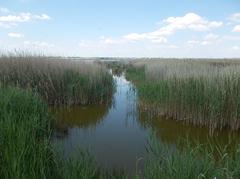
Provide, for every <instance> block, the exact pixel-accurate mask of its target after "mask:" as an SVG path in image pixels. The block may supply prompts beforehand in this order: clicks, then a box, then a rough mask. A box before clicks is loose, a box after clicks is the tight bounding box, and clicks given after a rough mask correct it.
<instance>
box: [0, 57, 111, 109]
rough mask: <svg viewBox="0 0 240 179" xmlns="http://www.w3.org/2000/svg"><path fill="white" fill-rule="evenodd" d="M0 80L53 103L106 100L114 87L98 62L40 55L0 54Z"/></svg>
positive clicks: (87, 102) (80, 102)
mask: <svg viewBox="0 0 240 179" xmlns="http://www.w3.org/2000/svg"><path fill="white" fill-rule="evenodd" d="M0 83H2V85H4V86H9V85H10V86H17V87H20V88H24V89H31V90H32V91H34V92H37V93H39V94H40V95H41V96H42V97H43V98H44V99H45V100H46V101H47V102H48V103H49V104H53V105H61V104H67V105H72V104H74V105H79V104H80V105H85V104H99V103H106V102H108V101H110V100H111V95H112V93H113V89H114V88H113V87H114V85H113V79H112V76H111V75H110V74H109V73H108V70H107V69H106V68H105V67H103V66H101V65H98V64H95V63H93V62H83V61H79V60H71V59H63V58H49V57H44V56H39V57H38V56H2V57H0Z"/></svg>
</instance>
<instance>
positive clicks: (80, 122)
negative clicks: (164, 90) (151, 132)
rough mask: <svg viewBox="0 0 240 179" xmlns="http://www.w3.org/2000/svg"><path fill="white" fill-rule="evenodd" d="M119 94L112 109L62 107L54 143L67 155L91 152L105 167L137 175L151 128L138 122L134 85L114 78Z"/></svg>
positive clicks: (123, 79) (101, 107)
mask: <svg viewBox="0 0 240 179" xmlns="http://www.w3.org/2000/svg"><path fill="white" fill-rule="evenodd" d="M114 80H115V82H116V92H115V94H114V96H113V100H112V104H111V106H110V107H109V108H108V106H87V107H74V108H70V109H67V108H65V109H64V108H59V109H57V110H55V112H56V115H57V116H58V118H59V122H58V123H59V126H58V127H57V130H56V132H55V137H54V139H53V142H54V143H55V144H57V145H58V146H59V145H60V146H61V148H62V149H63V152H64V154H66V155H71V154H72V153H74V151H76V149H78V148H79V147H80V148H82V149H88V150H89V151H90V153H91V154H93V155H94V156H95V158H96V160H97V161H98V163H99V164H100V166H101V167H104V168H107V169H116V168H118V169H125V170H126V171H127V172H130V173H131V172H134V171H135V168H136V160H138V159H139V158H141V157H143V156H145V155H146V150H145V145H146V141H147V129H146V128H144V127H141V124H140V123H139V122H138V114H137V106H136V105H137V104H136V102H137V100H136V94H135V90H134V89H133V85H132V84H131V83H130V82H129V81H127V80H126V79H125V77H124V75H122V76H120V77H118V76H114Z"/></svg>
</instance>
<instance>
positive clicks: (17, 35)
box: [8, 32, 24, 38]
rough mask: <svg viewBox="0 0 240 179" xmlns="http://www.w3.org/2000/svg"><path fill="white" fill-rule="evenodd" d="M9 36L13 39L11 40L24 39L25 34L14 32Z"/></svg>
mask: <svg viewBox="0 0 240 179" xmlns="http://www.w3.org/2000/svg"><path fill="white" fill-rule="evenodd" d="M8 36H9V37H11V38H22V37H24V35H23V34H21V33H14V32H10V33H8Z"/></svg>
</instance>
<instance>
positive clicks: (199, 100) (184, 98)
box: [127, 60, 240, 132]
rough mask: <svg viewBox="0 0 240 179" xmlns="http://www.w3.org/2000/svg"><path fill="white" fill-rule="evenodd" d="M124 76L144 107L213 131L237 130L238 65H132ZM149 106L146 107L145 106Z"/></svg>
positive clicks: (167, 62)
mask: <svg viewBox="0 0 240 179" xmlns="http://www.w3.org/2000/svg"><path fill="white" fill-rule="evenodd" d="M127 77H128V78H129V79H131V80H133V81H134V82H135V84H136V86H137V89H138V94H139V97H140V99H141V104H142V105H143V106H144V108H149V109H151V110H155V113H157V114H158V115H161V116H165V117H166V118H171V119H175V120H181V121H184V122H186V123H191V124H194V125H196V126H207V127H208V128H209V129H210V131H211V132H213V131H214V130H215V129H220V130H221V129H223V128H229V129H231V130H238V129H239V128H240V93H239V91H240V63H239V62H238V61H224V60H218V61H217V60H216V61H210V60H162V61H161V60H158V61H152V62H146V61H142V62H134V63H133V64H132V66H131V67H130V68H128V69H127ZM148 106H149V107H148Z"/></svg>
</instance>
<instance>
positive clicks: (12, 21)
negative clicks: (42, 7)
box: [0, 9, 51, 28]
mask: <svg viewBox="0 0 240 179" xmlns="http://www.w3.org/2000/svg"><path fill="white" fill-rule="evenodd" d="M2 11H5V12H6V13H7V12H8V14H6V15H2V16H0V26H1V27H5V28H10V27H12V26H17V25H18V24H19V23H25V22H30V21H37V20H50V19H51V18H50V17H49V16H48V15H47V14H41V15H35V14H31V13H29V12H22V13H18V14H15V13H13V14H9V12H10V11H9V10H8V9H2Z"/></svg>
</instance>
